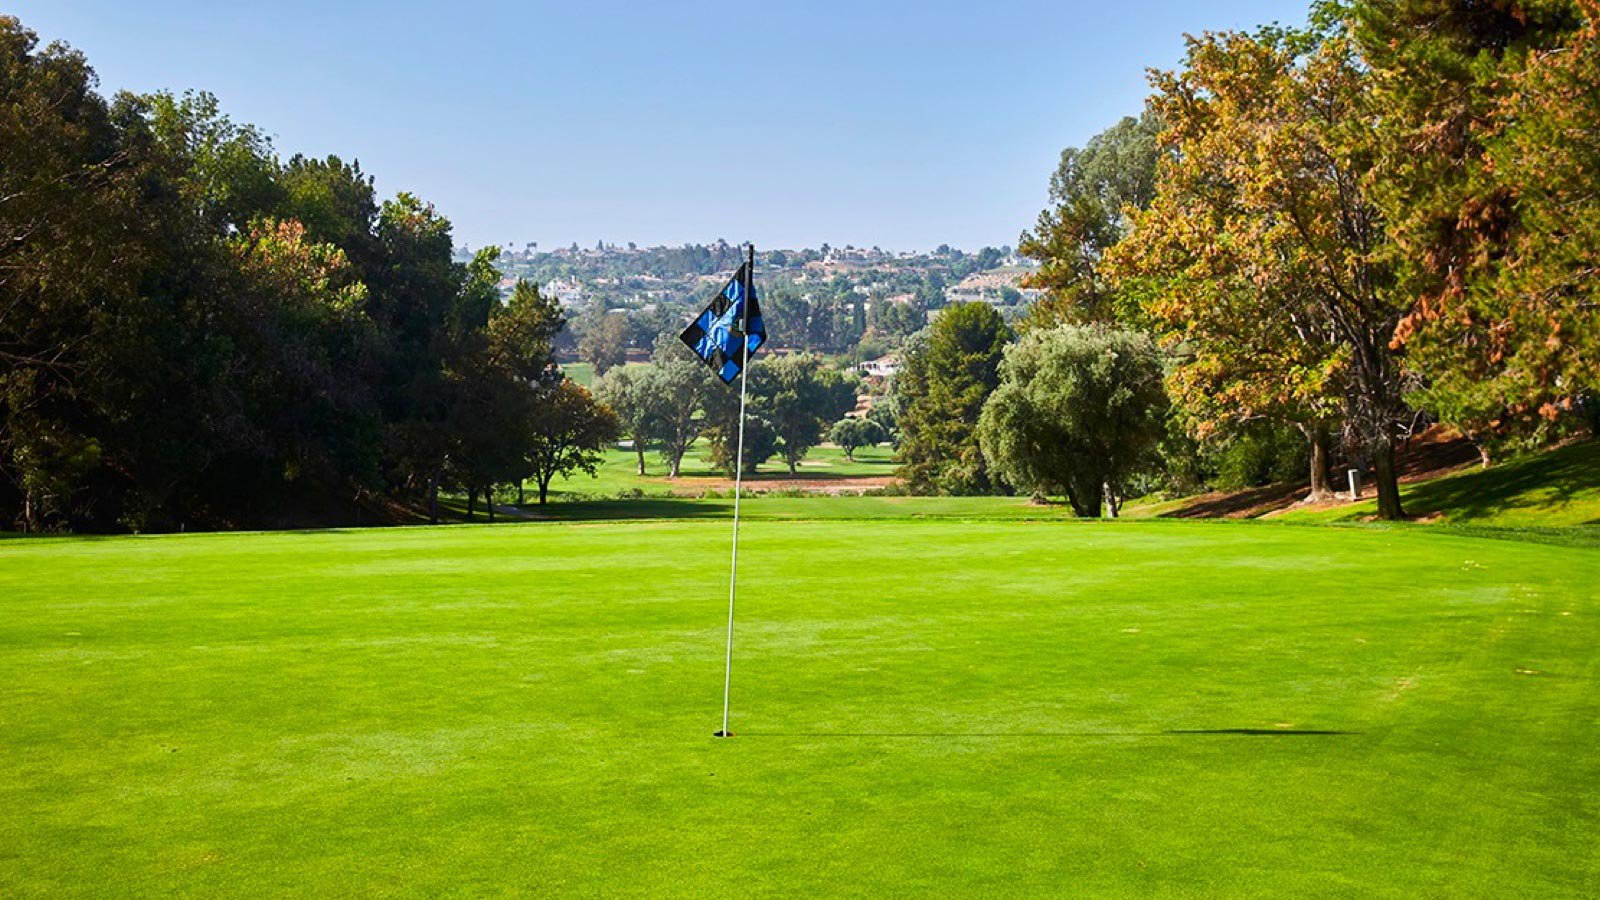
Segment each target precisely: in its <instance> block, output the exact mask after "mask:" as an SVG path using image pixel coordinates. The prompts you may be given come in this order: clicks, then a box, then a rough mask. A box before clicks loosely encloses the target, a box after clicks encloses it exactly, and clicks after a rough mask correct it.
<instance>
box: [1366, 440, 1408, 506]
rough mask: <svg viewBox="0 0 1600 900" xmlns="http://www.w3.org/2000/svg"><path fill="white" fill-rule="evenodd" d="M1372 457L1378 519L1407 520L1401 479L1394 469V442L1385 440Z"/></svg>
mask: <svg viewBox="0 0 1600 900" xmlns="http://www.w3.org/2000/svg"><path fill="white" fill-rule="evenodd" d="M1372 457H1373V458H1372V462H1373V466H1372V468H1373V472H1372V480H1373V482H1374V483H1375V484H1376V485H1377V488H1378V518H1380V519H1390V520H1394V519H1403V518H1405V516H1406V514H1405V510H1403V509H1401V508H1400V477H1399V475H1398V473H1396V471H1395V467H1394V441H1393V440H1392V439H1385V440H1383V441H1382V442H1381V443H1380V444H1379V445H1378V447H1377V448H1375V450H1374V452H1373V455H1372Z"/></svg>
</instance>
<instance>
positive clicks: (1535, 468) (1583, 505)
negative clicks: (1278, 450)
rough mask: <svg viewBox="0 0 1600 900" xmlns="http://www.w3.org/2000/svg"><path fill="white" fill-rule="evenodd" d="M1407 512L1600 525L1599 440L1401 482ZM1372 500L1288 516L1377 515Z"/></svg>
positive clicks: (1489, 521) (1451, 519)
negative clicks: (1426, 479) (1409, 482)
mask: <svg viewBox="0 0 1600 900" xmlns="http://www.w3.org/2000/svg"><path fill="white" fill-rule="evenodd" d="M1400 496H1401V504H1402V505H1403V506H1404V508H1405V511H1406V514H1407V515H1410V516H1414V517H1417V518H1421V519H1427V520H1432V521H1438V522H1448V523H1456V524H1482V525H1499V526H1563V525H1600V441H1588V442H1585V443H1579V444H1572V445H1569V446H1566V447H1560V448H1557V449H1555V450H1550V451H1547V452H1544V453H1538V454H1534V455H1531V456H1527V457H1523V458H1521V459H1516V460H1512V461H1511V462H1507V463H1502V464H1500V465H1497V466H1493V467H1491V468H1488V469H1479V468H1473V469H1467V470H1464V471H1461V472H1455V473H1452V474H1450V475H1445V476H1443V477H1440V478H1434V479H1431V480H1429V481H1419V482H1416V483H1413V484H1406V485H1402V486H1401V490H1400ZM1377 512H1378V504H1377V501H1376V500H1364V501H1361V502H1359V503H1347V504H1343V505H1339V506H1333V507H1327V508H1323V509H1307V510H1291V511H1289V512H1285V513H1283V514H1282V516H1281V518H1283V519H1284V520H1286V521H1302V522H1348V521H1355V520H1360V519H1364V518H1371V517H1373V516H1375V515H1377Z"/></svg>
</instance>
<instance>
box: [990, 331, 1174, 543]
mask: <svg viewBox="0 0 1600 900" xmlns="http://www.w3.org/2000/svg"><path fill="white" fill-rule="evenodd" d="M1161 380H1162V373H1161V359H1160V356H1159V355H1158V354H1157V352H1156V348H1155V344H1154V343H1153V342H1152V341H1151V340H1150V339H1149V338H1148V337H1145V336H1144V335H1141V334H1138V333H1136V332H1131V331H1119V330H1113V329H1109V328H1107V327H1105V326H1076V325H1061V326H1057V327H1055V328H1050V329H1034V330H1032V331H1030V332H1028V333H1027V334H1026V335H1024V336H1023V337H1022V339H1021V340H1020V341H1018V342H1017V343H1016V344H1013V345H1011V346H1010V347H1007V348H1006V355H1005V361H1004V362H1002V363H1001V364H1000V386H999V387H998V388H996V389H995V391H994V393H993V394H990V395H989V399H988V400H987V401H985V403H984V405H983V414H982V415H981V416H980V418H979V420H978V438H979V443H980V445H981V447H982V449H983V455H984V458H985V459H986V460H988V462H989V465H990V467H991V468H992V469H993V470H994V471H995V472H997V473H998V474H999V475H1000V476H1001V477H1003V478H1005V480H1006V481H1007V482H1009V483H1010V484H1012V485H1015V486H1017V487H1019V488H1022V489H1025V490H1033V491H1037V492H1039V493H1041V494H1047V495H1048V494H1055V493H1062V494H1065V495H1066V497H1067V502H1069V503H1070V504H1071V505H1072V509H1073V512H1075V513H1077V514H1078V515H1080V516H1098V515H1100V514H1101V511H1102V509H1103V510H1106V511H1107V512H1109V513H1110V514H1111V515H1112V516H1115V515H1116V514H1117V511H1118V509H1119V508H1120V507H1121V505H1122V501H1123V498H1124V497H1125V496H1126V494H1127V489H1128V486H1129V484H1130V483H1131V481H1132V479H1133V478H1134V477H1135V476H1137V475H1139V474H1141V473H1142V472H1144V471H1146V470H1149V469H1151V468H1152V467H1154V466H1155V465H1156V464H1157V462H1158V459H1157V456H1156V452H1155V451H1156V444H1157V442H1158V441H1159V440H1160V439H1161V436H1162V433H1163V431H1164V418H1165V414H1166V404H1167V397H1166V393H1165V392H1164V391H1163V390H1162V386H1161Z"/></svg>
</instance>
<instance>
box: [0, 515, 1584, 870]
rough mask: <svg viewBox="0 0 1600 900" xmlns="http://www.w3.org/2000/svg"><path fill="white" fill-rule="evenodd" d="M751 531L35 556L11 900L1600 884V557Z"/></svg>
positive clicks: (1, 766) (952, 524) (17, 613)
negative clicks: (725, 697)
mask: <svg viewBox="0 0 1600 900" xmlns="http://www.w3.org/2000/svg"><path fill="white" fill-rule="evenodd" d="M740 561H741V573H740V582H739V600H738V610H737V611H738V618H737V630H736V638H735V645H734V659H733V687H732V698H733V699H732V726H731V727H732V730H733V732H734V736H733V737H732V738H730V739H727V740H719V739H717V738H714V737H713V736H712V732H713V731H715V730H717V728H718V727H719V726H720V714H721V699H722V680H723V638H724V630H725V628H726V616H727V602H728V596H727V575H728V525H727V523H726V522H723V521H714V520H713V521H635V522H592V523H582V524H574V523H533V524H519V525H501V526H496V527H472V526H463V527H448V528H434V529H426V528H416V529H375V530H364V531H335V532H302V533H273V534H212V535H187V536H185V535H175V536H166V537H149V538H144V537H126V538H102V539H88V538H41V539H31V538H27V539H25V538H11V539H6V540H3V541H0V685H4V687H3V689H0V895H3V896H6V897H45V896H60V895H74V896H106V897H120V896H127V897H132V896H161V897H222V896H302V897H304V896H325V897H337V896H352V895H358V894H359V895H369V896H370V895H376V896H393V897H423V896H427V897H440V896H485V895H503V896H527V895H539V894H546V895H561V896H602V895H603V896H617V895H671V896H772V897H778V896H799V895H832V896H861V897H882V896H898V895H917V894H922V895H927V896H1063V895H1067V896H1074V895H1075V896H1096V897H1100V896H1171V897H1182V896H1228V897H1244V896H1262V897H1283V896H1319V897H1333V896H1348V897H1395V898H1411V897H1451V898H1457V897H1485V898H1488V897H1495V898H1501V897H1541V898H1550V897H1593V896H1597V895H1600V548H1597V547H1596V546H1593V545H1592V544H1591V545H1587V546H1585V545H1583V544H1581V543H1580V544H1574V545H1569V546H1558V545H1550V544H1544V543H1530V542H1524V541H1517V540H1496V539H1487V538H1483V537H1475V536H1471V535H1466V534H1459V533H1457V534H1451V533H1434V532H1429V531H1428V530H1427V529H1426V528H1410V529H1392V530H1378V529H1364V528H1343V527H1314V526H1290V525H1273V524H1261V523H1217V522H1169V521H1158V522H1111V523H1074V522H1060V521H1057V522H1043V521H1041V522H1029V521H913V520H888V519H885V520H881V521H846V520H841V521H773V520H767V521H762V520H756V521H750V522H746V523H745V525H744V530H743V538H742V541H741V548H740Z"/></svg>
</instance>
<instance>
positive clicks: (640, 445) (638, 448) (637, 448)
mask: <svg viewBox="0 0 1600 900" xmlns="http://www.w3.org/2000/svg"><path fill="white" fill-rule="evenodd" d="M633 451H634V452H635V453H637V454H639V474H640V475H641V476H642V475H644V441H641V440H639V439H638V438H634V439H633Z"/></svg>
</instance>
